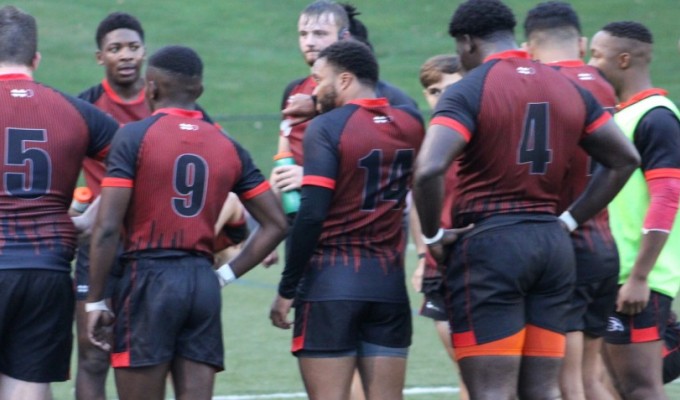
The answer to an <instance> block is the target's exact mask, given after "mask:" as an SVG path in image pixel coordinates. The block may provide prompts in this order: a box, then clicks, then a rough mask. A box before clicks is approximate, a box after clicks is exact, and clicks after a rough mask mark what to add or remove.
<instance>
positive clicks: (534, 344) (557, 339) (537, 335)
mask: <svg viewBox="0 0 680 400" xmlns="http://www.w3.org/2000/svg"><path fill="white" fill-rule="evenodd" d="M526 331H527V337H526V340H525V341H524V350H523V351H522V355H523V356H531V357H564V349H565V347H566V345H567V337H566V335H565V334H564V333H557V332H555V331H551V330H548V329H544V328H540V327H538V326H536V325H528V324H527V326H526Z"/></svg>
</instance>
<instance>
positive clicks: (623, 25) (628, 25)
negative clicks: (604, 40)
mask: <svg viewBox="0 0 680 400" xmlns="http://www.w3.org/2000/svg"><path fill="white" fill-rule="evenodd" d="M602 30H603V31H605V32H607V33H609V34H610V35H612V36H616V37H619V38H624V39H633V40H637V41H639V42H643V43H649V44H652V43H654V37H653V36H652V32H651V31H650V30H649V29H648V28H647V27H646V26H644V25H642V24H641V23H639V22H635V21H618V22H612V23H609V24H607V25H605V26H604V27H603V28H602Z"/></svg>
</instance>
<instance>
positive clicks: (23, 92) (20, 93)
mask: <svg viewBox="0 0 680 400" xmlns="http://www.w3.org/2000/svg"><path fill="white" fill-rule="evenodd" d="M9 94H10V95H11V96H12V97H18V98H27V97H33V90H31V89H12V90H10V92H9Z"/></svg>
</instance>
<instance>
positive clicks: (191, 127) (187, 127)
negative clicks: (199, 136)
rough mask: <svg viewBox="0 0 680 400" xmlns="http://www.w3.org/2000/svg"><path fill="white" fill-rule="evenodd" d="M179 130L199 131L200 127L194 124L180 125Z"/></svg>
mask: <svg viewBox="0 0 680 400" xmlns="http://www.w3.org/2000/svg"><path fill="white" fill-rule="evenodd" d="M179 129H181V130H183V131H197V130H198V125H193V124H179Z"/></svg>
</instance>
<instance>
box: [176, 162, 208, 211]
mask: <svg viewBox="0 0 680 400" xmlns="http://www.w3.org/2000/svg"><path fill="white" fill-rule="evenodd" d="M173 175H174V176H173V186H174V188H175V192H176V193H177V194H178V195H180V197H173V198H172V208H173V209H174V210H175V212H176V213H177V214H179V215H181V216H182V217H193V216H196V215H197V214H198V213H200V212H201V210H202V209H203V205H204V204H205V192H206V189H207V187H208V163H207V162H206V161H205V160H204V159H203V158H202V157H199V156H197V155H196V154H182V155H181V156H179V157H177V159H176V160H175V173H174V174H173Z"/></svg>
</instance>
